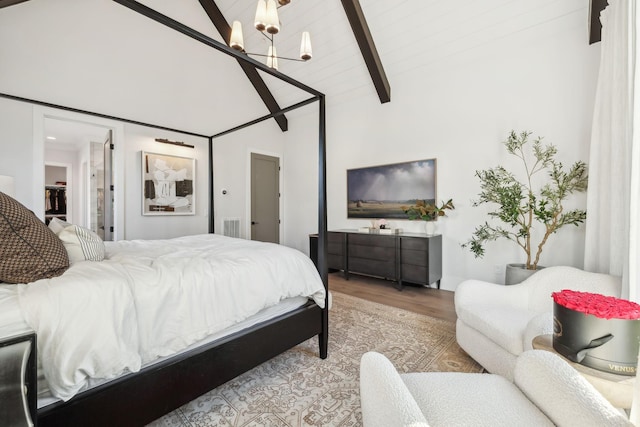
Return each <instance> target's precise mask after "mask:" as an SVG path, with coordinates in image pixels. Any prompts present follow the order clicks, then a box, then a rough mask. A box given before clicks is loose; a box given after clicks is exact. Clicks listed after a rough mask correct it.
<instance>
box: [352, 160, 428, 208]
mask: <svg viewBox="0 0 640 427" xmlns="http://www.w3.org/2000/svg"><path fill="white" fill-rule="evenodd" d="M417 200H425V201H426V202H427V203H430V204H435V203H436V200H437V159H435V158H430V159H422V160H413V161H407V162H400V163H390V164H384V165H375V166H367V167H362V168H355V169H347V218H348V219H381V218H384V219H407V220H408V219H409V216H408V215H407V214H406V213H405V212H404V211H403V210H402V209H401V206H403V205H414V204H415V202H416V201H417Z"/></svg>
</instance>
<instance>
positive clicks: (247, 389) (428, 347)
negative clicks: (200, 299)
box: [150, 292, 482, 427]
mask: <svg viewBox="0 0 640 427" xmlns="http://www.w3.org/2000/svg"><path fill="white" fill-rule="evenodd" d="M332 294H333V306H332V308H331V310H330V312H329V328H330V329H329V357H328V358H327V359H325V360H322V359H320V358H319V357H318V341H317V338H313V339H310V340H308V341H305V342H304V343H302V344H300V345H298V346H296V347H294V348H292V349H291V350H289V351H287V352H285V353H283V354H281V355H279V356H277V357H275V358H274V359H272V360H270V361H268V362H265V363H263V364H262V365H260V366H258V367H256V368H254V369H252V370H251V371H249V372H247V373H245V374H243V375H241V376H239V377H237V378H235V379H233V380H231V381H229V382H227V383H226V384H224V385H222V386H220V387H218V388H217V389H215V390H212V391H210V392H208V393H206V394H204V395H202V396H200V397H199V398H197V399H195V400H193V401H191V402H189V403H188V404H186V405H184V406H182V407H181V408H179V409H177V410H175V411H173V412H172V413H170V414H167V415H166V416H164V417H163V418H160V419H158V420H156V421H154V422H153V423H152V424H150V425H151V426H153V427H181V426H189V427H214V426H233V427H237V426H278V427H297V426H360V425H361V424H362V422H361V418H362V416H361V412H360V396H359V395H360V392H359V383H358V377H359V366H360V358H361V357H362V354H364V353H365V352H367V351H377V352H379V353H382V354H384V355H385V356H387V357H388V358H389V359H390V360H391V361H392V362H393V364H394V365H395V367H396V368H397V369H398V371H400V372H427V371H457V372H481V370H482V368H481V367H480V366H479V365H478V364H476V363H475V362H474V361H473V360H472V359H471V358H470V357H469V356H467V355H466V354H465V353H464V351H462V350H461V349H460V347H458V345H457V343H456V341H455V325H454V324H453V323H451V322H447V321H444V320H439V319H434V318H432V317H429V316H425V315H421V314H417V313H413V312H410V311H406V310H400V309H397V308H393V307H389V306H386V305H382V304H377V303H374V302H370V301H366V300H363V299H360V298H355V297H352V296H349V295H345V294H340V293H337V292H332Z"/></svg>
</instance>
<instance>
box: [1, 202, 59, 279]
mask: <svg viewBox="0 0 640 427" xmlns="http://www.w3.org/2000/svg"><path fill="white" fill-rule="evenodd" d="M67 268H69V257H68V255H67V251H66V250H65V248H64V245H63V244H62V241H61V240H60V239H59V238H58V236H56V235H55V234H54V233H53V232H52V231H51V230H49V228H48V227H47V226H46V225H45V224H44V223H43V222H42V221H40V220H39V219H38V217H36V216H35V215H34V213H33V212H31V211H30V210H29V209H27V208H25V207H24V206H23V205H22V204H20V203H19V202H18V201H16V200H15V199H13V198H11V197H9V196H7V195H6V194H4V193H2V192H0V282H7V283H29V282H34V281H36V280H40V279H47V278H51V277H56V276H59V275H61V274H62V273H64V272H65V271H66V270H67Z"/></svg>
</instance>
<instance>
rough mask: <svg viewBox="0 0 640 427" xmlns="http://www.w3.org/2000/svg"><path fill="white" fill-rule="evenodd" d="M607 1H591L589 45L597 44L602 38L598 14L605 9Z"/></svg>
mask: <svg viewBox="0 0 640 427" xmlns="http://www.w3.org/2000/svg"><path fill="white" fill-rule="evenodd" d="M607 4H608V3H607V0H591V4H590V6H589V7H590V10H589V44H594V43H598V42H599V41H600V40H601V38H602V24H601V23H600V12H602V11H603V10H604V9H605V7H607Z"/></svg>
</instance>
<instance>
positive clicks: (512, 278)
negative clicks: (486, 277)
mask: <svg viewBox="0 0 640 427" xmlns="http://www.w3.org/2000/svg"><path fill="white" fill-rule="evenodd" d="M543 268H544V267H542V266H540V265H539V266H538V268H537V269H535V270H527V269H526V268H525V267H524V264H507V269H506V272H505V274H504V284H505V285H515V284H517V283H521V282H522V281H524V280H525V279H527V278H529V277H530V276H532V275H534V274H535V273H536V272H537V271H539V270H542V269H543Z"/></svg>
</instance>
